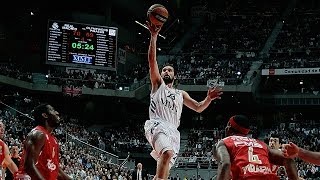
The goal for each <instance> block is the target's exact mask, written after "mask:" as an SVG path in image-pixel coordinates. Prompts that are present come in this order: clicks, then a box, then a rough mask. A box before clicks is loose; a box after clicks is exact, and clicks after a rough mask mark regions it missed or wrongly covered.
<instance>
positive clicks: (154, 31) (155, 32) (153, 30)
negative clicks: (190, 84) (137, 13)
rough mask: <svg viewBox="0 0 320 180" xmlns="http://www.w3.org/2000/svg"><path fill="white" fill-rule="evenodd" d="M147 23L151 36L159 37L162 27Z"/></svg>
mask: <svg viewBox="0 0 320 180" xmlns="http://www.w3.org/2000/svg"><path fill="white" fill-rule="evenodd" d="M146 23H147V27H148V29H149V31H150V33H151V35H152V36H158V34H159V32H160V30H161V28H162V25H158V26H156V25H154V24H152V23H150V22H149V21H146Z"/></svg>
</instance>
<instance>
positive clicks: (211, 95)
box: [182, 87, 223, 113]
mask: <svg viewBox="0 0 320 180" xmlns="http://www.w3.org/2000/svg"><path fill="white" fill-rule="evenodd" d="M182 94H183V103H184V105H186V106H187V107H188V108H190V109H192V110H194V111H196V112H198V113H201V112H202V111H204V110H205V109H207V107H208V106H209V105H210V103H211V101H212V100H215V99H221V97H220V96H221V95H222V94H223V92H222V89H221V88H219V87H215V88H213V89H209V90H208V93H207V97H206V98H205V99H204V100H203V101H201V102H198V101H196V100H194V99H193V98H191V97H190V95H189V94H188V93H187V92H186V91H182Z"/></svg>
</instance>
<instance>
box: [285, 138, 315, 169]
mask: <svg viewBox="0 0 320 180" xmlns="http://www.w3.org/2000/svg"><path fill="white" fill-rule="evenodd" d="M283 154H284V156H285V157H289V158H294V157H298V158H300V159H302V160H303V161H306V162H308V163H312V164H316V165H318V166H320V152H312V151H308V150H306V149H303V148H301V147H299V146H297V145H296V144H294V143H292V142H290V143H289V144H284V145H283Z"/></svg>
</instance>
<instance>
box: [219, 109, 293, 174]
mask: <svg viewBox="0 0 320 180" xmlns="http://www.w3.org/2000/svg"><path fill="white" fill-rule="evenodd" d="M249 126H250V124H249V120H248V119H247V117H245V116H243V115H236V116H232V117H231V118H230V119H229V122H228V124H227V127H226V129H225V131H226V136H227V137H226V138H224V139H222V140H221V141H219V142H218V144H217V145H216V147H215V148H214V149H213V155H214V157H215V158H216V159H217V161H218V173H217V179H218V180H222V179H223V180H225V179H230V178H231V177H230V172H231V176H232V179H234V180H243V179H246V180H275V179H279V178H278V177H277V176H276V175H275V174H273V173H272V171H271V164H270V163H272V164H276V165H280V166H285V168H286V170H287V174H288V177H289V179H293V180H296V179H298V175H297V169H296V166H295V163H294V161H293V160H292V159H288V158H285V157H284V156H283V155H282V153H281V151H279V150H273V149H270V148H268V146H267V145H266V144H265V143H264V142H262V141H260V140H257V139H253V138H250V137H246V136H247V135H248V133H249V131H250V129H249Z"/></svg>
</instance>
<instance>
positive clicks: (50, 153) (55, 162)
mask: <svg viewBox="0 0 320 180" xmlns="http://www.w3.org/2000/svg"><path fill="white" fill-rule="evenodd" d="M32 131H41V132H42V133H43V134H44V135H45V143H44V146H43V148H42V150H41V152H40V154H39V157H38V160H37V162H36V167H37V168H38V170H39V171H40V173H41V175H42V176H43V177H44V178H45V179H46V180H57V178H58V173H59V144H58V141H57V139H56V138H55V137H54V136H53V135H52V134H51V133H49V132H48V131H47V130H46V129H44V128H43V127H41V126H37V127H35V128H34V129H33V130H32ZM24 151H25V150H24ZM24 151H23V156H22V159H21V166H20V169H19V172H20V173H21V174H24V173H26V172H25V168H24V161H25V159H24V158H25V152H24ZM30 176H31V175H30ZM31 179H36V178H35V177H32V176H31Z"/></svg>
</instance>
